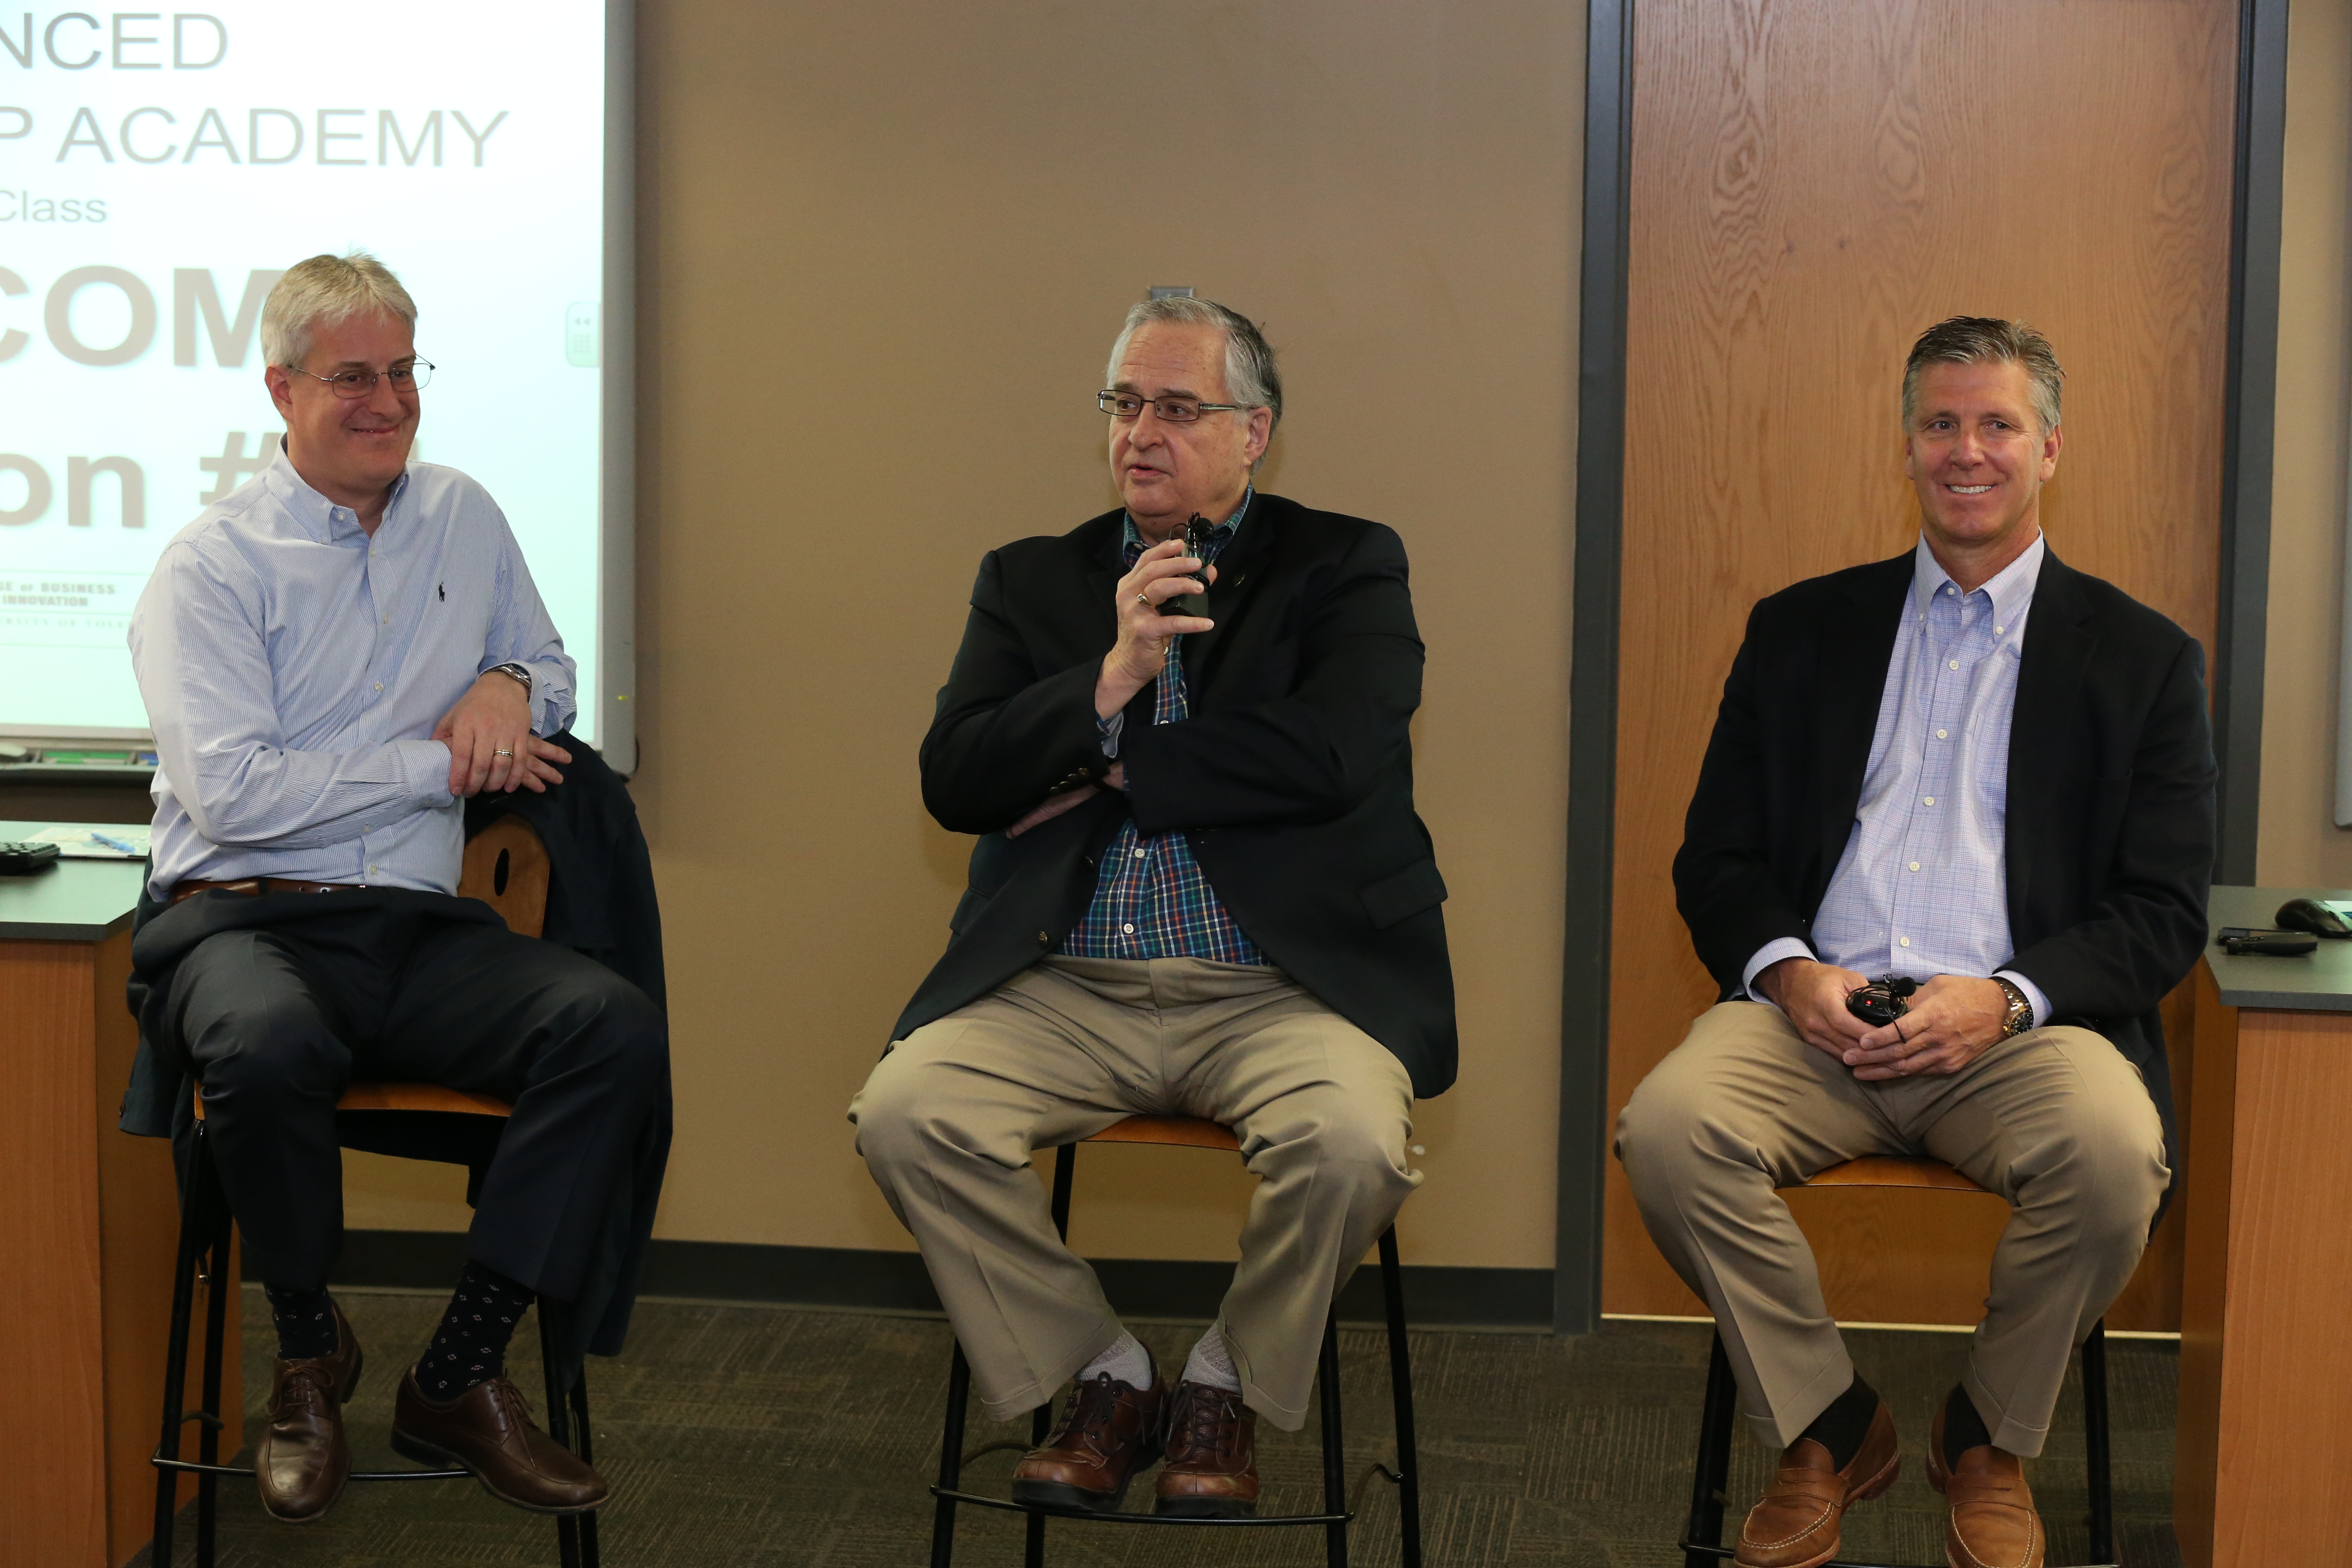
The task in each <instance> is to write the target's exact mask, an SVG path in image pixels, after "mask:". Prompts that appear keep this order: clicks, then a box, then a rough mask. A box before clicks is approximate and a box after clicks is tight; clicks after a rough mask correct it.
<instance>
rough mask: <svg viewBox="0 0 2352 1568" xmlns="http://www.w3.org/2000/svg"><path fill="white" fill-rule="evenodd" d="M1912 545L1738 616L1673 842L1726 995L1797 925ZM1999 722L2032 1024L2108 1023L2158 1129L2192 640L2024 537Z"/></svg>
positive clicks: (2174, 955)
mask: <svg viewBox="0 0 2352 1568" xmlns="http://www.w3.org/2000/svg"><path fill="white" fill-rule="evenodd" d="M1912 563H1913V557H1912V554H1911V552H1905V553H1903V554H1902V555H1900V556H1897V557H1896V558H1895V559H1894V560H1892V561H1881V562H1877V563H1874V564H1872V565H1868V566H1856V567H1852V568H1849V569H1848V570H1846V571H1843V572H1833V573H1832V574H1830V575H1828V576H1826V577H1815V578H1813V579H1811V581H1809V582H1804V583H1800V584H1797V585H1796V586H1795V587H1793V588H1789V589H1786V590H1784V591H1782V592H1780V593H1778V594H1775V595H1772V596H1771V597H1770V598H1769V599H1765V600H1763V601H1762V602H1761V603H1759V605H1757V606H1756V608H1755V610H1754V611H1753V612H1752V613H1751V614H1750V615H1749V616H1748V636H1747V640H1746V642H1745V643H1743V644H1742V645H1741V647H1740V649H1739V656H1738V658H1736V659H1735V660H1733V662H1732V666H1731V676H1730V679H1727V681H1725V682H1724V688H1723V706H1722V708H1721V710H1719V711H1718V713H1717V717H1716V721H1715V734H1714V737H1713V739H1711V740H1710V741H1709V742H1707V748H1706V763H1705V764H1704V765H1703V766H1702V767H1701V768H1700V770H1699V781H1698V789H1697V792H1696V794H1695V795H1692V797H1691V806H1690V815H1689V816H1688V817H1687V819H1686V820H1685V824H1684V828H1683V847H1682V852H1681V853H1680V854H1678V855H1676V856H1675V902H1676V904H1677V905H1678V906H1679V908H1680V909H1681V910H1682V915H1683V919H1684V921H1685V922H1686V923H1687V924H1688V925H1689V927H1690V931H1691V940H1692V941H1693V942H1695V943H1696V945H1697V948H1698V955H1699V959H1700V961H1701V962H1702V963H1705V964H1706V967H1707V970H1708V972H1709V973H1712V974H1713V975H1714V976H1715V978H1716V981H1717V984H1719V985H1721V986H1722V988H1723V990H1722V994H1723V997H1724V998H1725V999H1726V1000H1729V999H1730V998H1732V997H1734V996H1737V995H1738V994H1740V988H1739V979H1740V971H1741V970H1742V969H1743V968H1744V967H1746V965H1747V963H1748V959H1750V958H1751V957H1753V956H1754V955H1755V953H1756V950H1757V949H1758V948H1760V947H1762V946H1763V945H1764V944H1765V943H1766V942H1770V941H1772V940H1774V939H1775V938H1777V937H1784V936H1793V937H1798V938H1801V939H1803V940H1806V941H1810V940H1811V931H1812V921H1813V916H1814V914H1815V912H1816V911H1818V910H1820V908H1821V903H1822V895H1823V894H1825V893H1826V892H1827V891H1828V890H1829V884H1830V877H1831V875H1832V873H1833V872H1835V871H1836V869H1837V863H1838V859H1839V858H1840V857H1841V856H1842V855H1843V853H1844V850H1845V843H1846V837H1847V836H1848V834H1849V833H1850V832H1851V830H1852V828H1853V819H1854V809H1855V806H1856V804H1857V803H1858V802H1859V801H1860V799H1861V797H1862V784H1863V773H1864V768H1865V767H1866V766H1867V764H1868V763H1869V760H1870V744H1871V740H1872V737H1873V735H1874V733H1875V731H1876V729H1877V722H1878V706H1879V699H1880V696H1881V694H1882V692H1883V691H1884V690H1885V684H1886V671H1887V665H1888V663H1889V661H1890V660H1891V659H1892V658H1893V657H1894V652H1895V629H1896V626H1897V623H1898V622H1899V621H1900V620H1901V618H1902V615H1903V606H1904V603H1905V595H1906V591H1907V590H1908V589H1909V587H1910V584H1911V578H1912V571H1913V565H1912ZM2021 651H2022V658H2021V662H2020V665H2019V668H2018V676H2017V706H2016V709H2015V711H2014V713H2013V715H2012V717H2011V721H2010V742H2009V805H2008V825H2007V843H2006V846H2005V850H2004V858H2005V860H2006V862H2007V868H2008V879H2009V926H2010V937H2011V942H2013V943H2014V945H2015V947H2016V956H2015V957H2014V958H2012V959H2011V961H2010V962H2009V963H2006V964H2003V965H2001V967H2002V968H2007V969H2014V970H2016V971H2017V972H2018V973H2021V974H2023V975H2025V976H2026V977H2027V978H2029V979H2031V980H2032V982H2033V983H2034V984H2036V985H2038V986H2040V987H2041V988H2042V993H2043V994H2045V995H2047V996H2048V997H2049V998H2050V1006H2051V1010H2052V1013H2053V1017H2052V1018H2050V1019H2046V1020H2043V1021H2044V1022H2053V1023H2067V1024H2080V1025H2083V1026H2085V1027H2087V1028H2091V1029H2095V1030H2096V1031H2098V1032H2099V1033H2100V1034H2102V1035H2104V1036H2105V1037H2107V1038H2108V1039H2109V1040H2111V1041H2113V1042H2114V1043H2115V1046H2116V1049H2118V1050H2120V1051H2121V1052H2122V1053H2123V1054H2124V1056H2125V1057H2126V1058H2128V1059H2129V1060H2130V1061H2131V1062H2132V1064H2133V1065H2134V1066H2136V1067H2137V1068H2139V1070H2140V1073H2141V1075H2142V1076H2143V1077H2144V1078H2145V1079H2147V1088H2148V1093H2149V1095H2150V1097H2151V1098H2153V1099H2154V1100H2155V1101H2156V1104H2157V1109H2158V1110H2159V1111H2161V1112H2162V1113H2163V1116H2164V1121H2165V1128H2166V1135H2167V1138H2168V1141H2169V1140H2170V1138H2171V1128H2172V1080H2171V1074H2170V1073H2169V1071H2168V1069H2167V1067H2166V1063H2165V1056H2164V1030H2163V1025H2162V1023H2161V1022H2160V1020H2159V1019H2158V1016H2157V1005H2158V1003H2159V1002H2160V1001H2162V1000H2163V997H2164V994H2165V993H2166V992H2168V991H2169V990H2171V989H2172V987H2173V986H2174V985H2176V984H2179V982H2180V979H2181V977H2182V976H2184V975H2186V974H2187V973H2189V968H2190V966H2191V965H2192V964H2194V963H2196V962H2197V956H2198V954H2199V953H2200V952H2201V951H2202V950H2203V948H2204V945H2205V935H2206V929H2205V896H2206V891H2207V889H2208V887H2209V886H2210V883H2211V880H2212V870H2213V788H2214V765H2213V747H2212V741H2211V737H2210V734H2209V732H2208V730H2207V726H2206V719H2205V680H2204V673H2205V658H2204V653H2203V651H2202V650H2201V649H2200V647H2198V646H2197V641H2196V639H2195V638H2193V637H2190V636H2189V634H2188V633H2186V632H2184V631H2182V630H2181V629H2180V628H2179V626H2174V625H2173V624H2172V623H2171V622H2170V621H2168V620H2167V619H2165V618H2164V617H2163V616H2160V615H2158V614H2157V613H2156V612H2155V611H2154V610H2151V609H2149V608H2147V606H2146V605H2141V604H2139V603H2137V601H2135V600H2133V599H2131V598H2129V597H2127V596H2126V595H2125V594H2124V593H2123V592H2122V591H2121V590H2120V589H2117V588H2116V587H2115V586H2114V585H2113V584H2108V583H2104V582H2102V581H2100V580H2099V579H2098V578H2096V577H2092V576H2088V575H2086V574H2083V573H2080V572H2077V571H2075V570H2074V568H2072V567H2070V566H2068V565H2066V564H2065V563H2063V562H2061V561H2060V560H2059V559H2058V557H2057V556H2056V555H2055V554H2054V553H2053V554H2045V555H2044V556H2043V558H2042V576H2041V579H2040V581H2039V582H2038V583H2037V584H2035V586H2034V590H2033V608H2032V612H2031V614H2030V616H2029V618H2028V619H2027V621H2026V625H2025V647H2024V648H2023V649H2022V650H2021Z"/></svg>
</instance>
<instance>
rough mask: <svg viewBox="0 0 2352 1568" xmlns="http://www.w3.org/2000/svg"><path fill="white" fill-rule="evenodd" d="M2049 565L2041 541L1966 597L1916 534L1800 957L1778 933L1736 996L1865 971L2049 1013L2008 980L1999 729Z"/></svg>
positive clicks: (2004, 750)
mask: <svg viewBox="0 0 2352 1568" xmlns="http://www.w3.org/2000/svg"><path fill="white" fill-rule="evenodd" d="M2045 553H2047V550H2046V547H2045V546H2044V544H2043V542H2042V540H2040V539H2038V538H2037V539H2036V540H2034V542H2032V544H2031V545H2029V546H2028V547H2027V548H2026V551H2025V553H2024V554H2022V555H2021V556H2019V557H2018V558H2017V559H2016V560H2014V561H2012V562H2011V563H2009V565H2008V566H2006V567H2004V568H2003V569H2002V570H2001V572H2000V574H1999V575H1997V576H1995V577H1994V578H1993V579H1992V580H1991V581H1990V582H1989V583H1987V584H1984V585H1983V586H1982V587H1980V588H1978V589H1976V590H1975V591H1974V592H1972V593H1967V594H1963V593H1961V592H1960V589H1959V585H1958V584H1956V583H1954V582H1953V581H1952V579H1951V576H1950V574H1948V573H1947V572H1946V571H1945V570H1944V569H1943V567H1941V566H1940V565H1938V564H1937V562H1936V557H1935V553H1934V552H1932V551H1930V550H1929V549H1928V548H1927V540H1926V539H1925V538H1922V539H1921V540H1920V541H1919V546H1918V549H1917V551H1916V552H1915V553H1914V556H1913V566H1912V576H1911V597H1910V601H1909V603H1908V604H1906V605H1905V606H1904V612H1903V620H1902V624H1901V626H1899V627H1898V628H1897V630H1896V632H1895V653H1894V657H1893V658H1890V659H1889V660H1888V661H1887V665H1886V686H1885V690H1884V691H1883V692H1882V693H1881V695H1880V697H1879V700H1878V728H1877V731H1876V733H1875V734H1874V735H1873V737H1872V739H1871V742H1870V763H1869V766H1868V768H1867V770H1866V771H1865V772H1864V774H1863V781H1862V799H1861V801H1860V803H1859V804H1858V805H1857V806H1856V807H1855V816H1854V821H1853V832H1851V833H1850V834H1849V835H1848V836H1847V837H1846V842H1845V853H1844V855H1843V857H1842V858H1840V859H1839V861H1838V867H1837V871H1836V873H1835V874H1834V875H1833V876H1832V877H1831V879H1830V886H1829V891H1828V892H1827V893H1826V894H1824V895H1823V896H1822V907H1821V910H1820V911H1819V912H1818V913H1817V914H1815V915H1814V917H1813V941H1812V945H1811V946H1810V947H1808V946H1807V945H1806V944H1805V943H1804V942H1802V941H1801V940H1799V939H1798V938H1795V937H1781V938H1780V939H1779V940H1778V941H1775V942H1767V943H1766V944H1765V945H1764V946H1763V947H1761V948H1759V949H1758V950H1757V952H1756V956H1755V957H1753V958H1751V959H1749V960H1748V967H1747V971H1746V973H1745V977H1744V984H1746V985H1747V986H1748V994H1749V995H1751V996H1756V997H1757V1000H1759V1001H1762V1000H1763V998H1762V997H1761V996H1760V995H1758V994H1757V993H1756V991H1755V989H1754V986H1755V982H1756V976H1757V975H1758V974H1759V973H1762V972H1763V971H1764V970H1765V969H1766V968H1767V967H1768V966H1769V965H1771V964H1774V963H1779V962H1780V960H1782V959H1784V958H1805V957H1818V958H1819V959H1820V960H1821V961H1822V963H1832V964H1836V965H1838V966H1839V967H1840V968H1843V969H1852V970H1855V971H1858V972H1860V973H1864V974H1869V975H1879V974H1907V975H1909V976H1911V977H1912V978H1913V979H1915V980H1923V981H1924V980H1927V979H1931V978H1932V977H1934V976H1936V975H1938V974H1965V975H1989V974H1998V975H2000V977H2001V978H2003V979H2006V980H2009V981H2011V982H2012V983H2013V984H2015V985H2016V986H2017V988H2018V989H2019V990H2020V991H2022V992H2023V993H2024V994H2025V999H2026V1000H2027V1001H2028V1002H2030V1003H2032V1005H2033V1016H2034V1019H2035V1021H2036V1022H2042V1023H2046V1022H2047V1021H2048V1020H2049V1017H2050V999H2049V998H2048V997H2047V996H2044V995H2043V994H2042V989H2041V987H2040V986H2037V985H2036V984H2033V982H2032V981H2031V980H2029V979H2027V978H2026V977H2025V976H2024V975H2022V974H2020V973H2017V972H2016V971H2014V970H2009V969H1997V968H1996V967H1995V966H1996V965H1998V964H2001V963H2007V962H2008V961H2009V959H2010V958H2011V957H2012V956H2013V955H2014V950H2013V949H2012V948H2011V945H2010V932H2009V871H2008V868H2007V865H2006V863H2005V862H2004V861H2003V859H2002V853H2003V848H2004V846H2005V843H2006V838H2007V826H2008V818H2009V721H2010V716H2011V711H2012V710H2014V709H2015V707H2016V706H2017V670H2018V663H2019V659H2020V658H2021V655H2022V652H2023V649H2024V647H2025V619H2026V616H2027V614H2028V613H2029V612H2030V611H2031V610H2032V605H2033V587H2034V584H2035V583H2036V582H2038V581H2039V580H2040V579H2041V576H2042V556H2043V555H2044V554H2045Z"/></svg>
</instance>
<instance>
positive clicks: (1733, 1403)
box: [1683, 1333, 1739, 1568]
mask: <svg viewBox="0 0 2352 1568" xmlns="http://www.w3.org/2000/svg"><path fill="white" fill-rule="evenodd" d="M1738 1403H1739V1385H1738V1384H1736V1383H1734V1382H1733V1381H1732V1377H1731V1358H1730V1356H1728V1355H1727V1354H1726V1353H1725V1352H1724V1349H1723V1336H1722V1335H1721V1334H1720V1333H1718V1334H1717V1335H1716V1336H1715V1341H1714V1343H1713V1345H1712V1346H1711V1347H1710V1348H1709V1350H1708V1352H1707V1357H1706V1406H1705V1407H1704V1409H1703V1410H1702V1412H1701V1414H1700V1415H1699V1422H1698V1458H1697V1460H1696V1462H1695V1463H1694V1464H1693V1465H1692V1466H1691V1506H1690V1521H1689V1523H1688V1525H1687V1526H1686V1527H1685V1533H1684V1535H1683V1540H1684V1542H1685V1543H1686V1544H1687V1545H1689V1546H1716V1547H1719V1546H1721V1545H1722V1544H1723V1489H1724V1485H1725V1483H1726V1482H1727V1480H1728V1479H1729V1478H1730V1475H1731V1423H1732V1419H1733V1415H1734V1414H1735V1412H1736V1411H1737V1410H1738ZM1718 1561H1720V1559H1718V1558H1717V1557H1716V1556H1715V1555H1714V1554H1712V1553H1709V1552H1691V1551H1685V1552H1684V1554H1683V1565H1684V1568H1712V1565H1713V1564H1714V1563H1717V1562H1718Z"/></svg>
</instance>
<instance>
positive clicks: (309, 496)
mask: <svg viewBox="0 0 2352 1568" xmlns="http://www.w3.org/2000/svg"><path fill="white" fill-rule="evenodd" d="M408 479H409V472H408V470H407V469H406V468H402V470H401V474H400V478H398V479H394V480H393V481H392V494H391V496H390V497H389V498H387V499H386V500H385V501H384V503H383V521H385V522H389V521H392V511H393V508H394V507H396V506H398V505H399V504H400V498H401V497H402V496H403V495H404V494H405V493H406V492H407V490H408ZM261 482H262V483H263V484H264V485H266V486H267V487H268V489H269V493H270V494H271V495H273V496H276V497H277V498H278V503H279V504H280V505H282V506H284V507H285V509H286V512H287V515H288V516H289V517H291V518H292V519H293V520H294V521H295V522H296V524H297V525H299V527H300V528H301V530H302V531H303V533H304V534H305V535H306V536H308V537H309V538H310V540H311V541H312V542H315V543H319V544H350V543H352V542H361V543H365V542H367V537H368V536H367V531H366V530H365V529H363V528H362V527H361V526H360V520H359V514H358V513H357V512H354V511H353V510H352V509H351V508H349V507H347V506H342V505H340V504H338V503H337V502H334V501H331V500H328V499H327V498H326V497H325V496H323V495H320V493H319V492H318V491H317V490H315V489H311V488H310V481H309V480H308V479H304V478H303V477H302V476H301V475H300V474H299V473H298V472H297V471H296V470H295V468H294V459H293V458H290V457H289V456H288V455H287V451H286V437H283V436H280V437H278V455H277V456H276V457H274V458H271V459H270V460H269V466H268V468H264V469H262V470H261ZM376 531H377V533H378V534H379V535H381V534H382V533H383V524H382V523H379V524H378V525H377V528H376ZM382 542H383V543H384V544H387V545H389V544H391V543H392V541H391V540H389V539H384V540H382Z"/></svg>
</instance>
